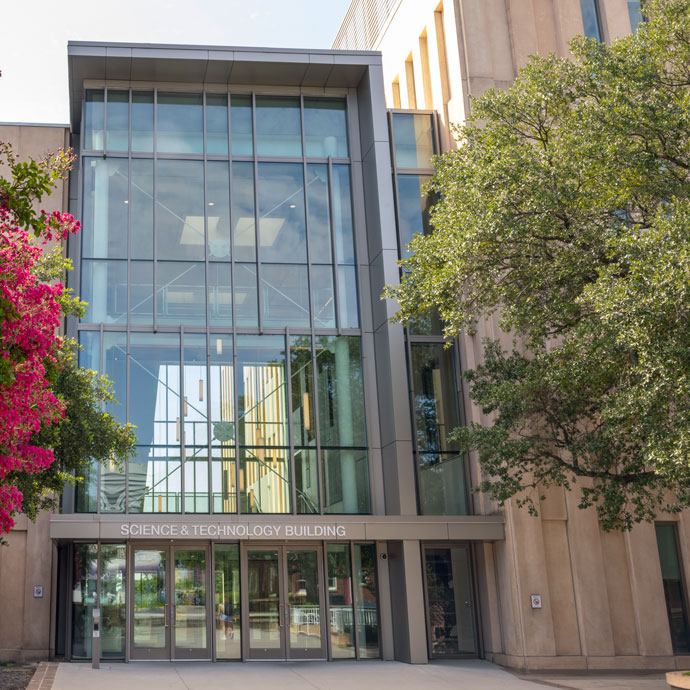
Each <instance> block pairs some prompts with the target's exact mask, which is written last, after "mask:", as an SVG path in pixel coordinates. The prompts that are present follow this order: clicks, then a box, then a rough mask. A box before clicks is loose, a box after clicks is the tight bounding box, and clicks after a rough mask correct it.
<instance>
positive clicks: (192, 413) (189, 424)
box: [182, 333, 208, 459]
mask: <svg viewBox="0 0 690 690" xmlns="http://www.w3.org/2000/svg"><path fill="white" fill-rule="evenodd" d="M207 405H208V393H207V383H206V335H205V334H201V333H185V335H184V400H183V402H182V408H183V409H182V416H183V418H184V439H183V441H184V443H185V445H187V446H188V449H187V456H188V459H189V454H190V450H189V448H192V447H194V446H207V445H208V412H207V409H206V408H207Z"/></svg>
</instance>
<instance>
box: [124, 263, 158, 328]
mask: <svg viewBox="0 0 690 690" xmlns="http://www.w3.org/2000/svg"><path fill="white" fill-rule="evenodd" d="M129 305H130V306H129V322H130V323H135V324H146V325H147V326H151V325H153V261H131V262H130V264H129Z"/></svg>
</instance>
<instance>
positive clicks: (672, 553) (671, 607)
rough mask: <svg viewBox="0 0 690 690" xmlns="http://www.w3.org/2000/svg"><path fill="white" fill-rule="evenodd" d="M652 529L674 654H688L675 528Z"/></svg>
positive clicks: (688, 633) (688, 632) (689, 631)
mask: <svg viewBox="0 0 690 690" xmlns="http://www.w3.org/2000/svg"><path fill="white" fill-rule="evenodd" d="M655 527H656V541H657V546H658V548H659V561H660V563H661V577H662V579H663V583H664V595H665V597H666V609H667V611H668V623H669V628H670V632H671V643H672V644H673V651H674V652H688V651H690V629H688V613H687V608H686V604H685V586H684V583H683V571H682V568H681V564H680V558H679V556H678V539H677V536H676V527H675V525H656V526H655Z"/></svg>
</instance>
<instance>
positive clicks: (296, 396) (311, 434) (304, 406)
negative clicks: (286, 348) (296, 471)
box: [290, 335, 316, 446]
mask: <svg viewBox="0 0 690 690" xmlns="http://www.w3.org/2000/svg"><path fill="white" fill-rule="evenodd" d="M290 376H291V388H292V436H293V440H294V444H295V445H296V446H313V445H316V427H315V424H314V409H315V405H314V369H313V366H312V358H311V338H310V337H309V336H308V335H298V336H293V337H291V338H290Z"/></svg>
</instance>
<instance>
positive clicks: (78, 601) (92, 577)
mask: <svg viewBox="0 0 690 690" xmlns="http://www.w3.org/2000/svg"><path fill="white" fill-rule="evenodd" d="M97 585H98V545H97V544H74V559H73V562H72V658H73V659H90V658H91V629H92V627H93V609H94V607H95V606H96V587H97Z"/></svg>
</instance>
